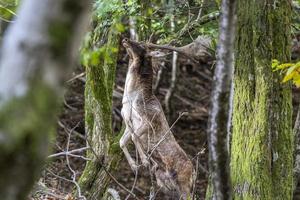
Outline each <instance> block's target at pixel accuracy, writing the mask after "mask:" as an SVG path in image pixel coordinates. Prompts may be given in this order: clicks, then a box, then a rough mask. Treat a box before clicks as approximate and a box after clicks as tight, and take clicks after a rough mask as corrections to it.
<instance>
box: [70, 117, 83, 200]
mask: <svg viewBox="0 0 300 200" xmlns="http://www.w3.org/2000/svg"><path fill="white" fill-rule="evenodd" d="M78 125H79V122H78V123H77V124H76V126H75V127H74V128H72V129H71V131H70V132H69V133H68V140H67V150H66V151H67V152H69V147H70V140H71V133H72V131H73V130H74V129H75V128H76V127H77V126H78ZM66 161H67V165H68V168H69V170H70V171H71V172H72V174H73V176H72V182H73V184H74V185H75V186H76V188H77V192H78V198H79V199H83V200H86V198H85V196H83V195H82V194H81V188H80V186H79V184H78V183H77V181H76V175H77V174H76V172H75V171H74V170H73V169H72V167H71V165H70V160H69V156H68V154H66Z"/></svg>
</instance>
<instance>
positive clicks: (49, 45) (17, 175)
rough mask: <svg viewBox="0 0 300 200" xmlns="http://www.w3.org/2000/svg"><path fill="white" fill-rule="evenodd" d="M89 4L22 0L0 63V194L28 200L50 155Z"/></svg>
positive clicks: (7, 199)
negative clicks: (49, 139) (46, 157)
mask: <svg viewBox="0 0 300 200" xmlns="http://www.w3.org/2000/svg"><path fill="white" fill-rule="evenodd" d="M89 5H90V1H85V0H77V1H70V0H56V1H52V0H44V1H40V0H24V1H22V4H21V9H20V11H19V13H18V18H17V19H16V21H15V22H14V23H13V24H12V26H10V27H9V29H8V31H7V34H6V35H5V36H4V38H3V46H2V51H1V53H2V54H1V59H0V60H1V62H0V80H1V85H0V196H1V199H5V200H22V199H26V198H27V195H28V192H29V191H30V189H31V187H32V185H33V183H34V181H35V180H36V178H37V176H38V174H39V173H40V170H41V167H42V164H43V162H44V160H45V156H46V154H47V153H48V138H49V136H50V132H53V131H54V130H55V129H54V125H55V121H56V117H55V116H56V111H57V110H58V108H59V102H60V101H59V100H60V98H61V97H62V92H63V89H62V85H63V83H64V81H65V79H66V78H67V74H68V72H69V71H70V69H71V66H72V65H73V64H74V60H75V55H76V52H77V51H78V47H79V43H80V40H81V36H82V34H83V32H84V30H85V27H83V25H84V24H85V25H86V24H87V22H88V21H87V20H88V15H87V14H88V8H89Z"/></svg>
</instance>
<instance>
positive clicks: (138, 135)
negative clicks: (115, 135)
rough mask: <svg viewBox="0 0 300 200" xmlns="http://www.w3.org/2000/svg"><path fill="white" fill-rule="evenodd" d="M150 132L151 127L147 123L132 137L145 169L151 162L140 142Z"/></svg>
mask: <svg viewBox="0 0 300 200" xmlns="http://www.w3.org/2000/svg"><path fill="white" fill-rule="evenodd" d="M148 131H149V126H148V125H147V124H146V123H145V124H141V126H140V127H139V128H138V129H137V130H136V131H135V132H134V133H133V134H132V135H131V137H132V141H133V143H134V145H135V147H136V149H137V151H138V153H139V155H140V158H141V161H142V163H143V166H145V167H147V166H149V165H150V162H149V160H148V157H147V155H146V153H145V151H144V149H143V146H142V144H141V142H140V138H141V137H142V136H143V135H144V134H145V133H147V132H148Z"/></svg>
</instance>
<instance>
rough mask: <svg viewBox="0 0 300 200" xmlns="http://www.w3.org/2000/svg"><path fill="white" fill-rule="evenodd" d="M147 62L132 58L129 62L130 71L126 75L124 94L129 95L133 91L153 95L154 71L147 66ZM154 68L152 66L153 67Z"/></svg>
mask: <svg viewBox="0 0 300 200" xmlns="http://www.w3.org/2000/svg"><path fill="white" fill-rule="evenodd" d="M145 64H146V63H144V62H142V60H138V59H137V60H132V61H131V62H130V63H129V68H128V72H127V75H126V81H125V87H124V95H125V94H126V95H127V96H128V95H130V94H131V93H136V92H139V93H143V95H144V96H145V97H147V96H150V95H152V77H153V74H152V71H150V70H149V69H148V68H151V65H150V66H145ZM151 70H152V68H151Z"/></svg>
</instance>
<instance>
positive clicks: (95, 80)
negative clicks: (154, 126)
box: [79, 25, 121, 200]
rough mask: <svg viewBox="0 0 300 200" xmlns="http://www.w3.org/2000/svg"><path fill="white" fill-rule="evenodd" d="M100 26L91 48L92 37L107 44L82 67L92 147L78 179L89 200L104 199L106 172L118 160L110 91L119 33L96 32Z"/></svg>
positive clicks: (117, 137)
mask: <svg viewBox="0 0 300 200" xmlns="http://www.w3.org/2000/svg"><path fill="white" fill-rule="evenodd" d="M99 26H101V25H98V27H96V28H95V30H94V32H92V35H91V39H92V41H91V42H90V45H92V46H93V47H95V46H97V45H96V44H97V43H98V40H95V38H100V37H101V38H105V37H107V40H106V44H103V46H101V47H97V48H98V49H99V51H101V53H99V54H98V55H99V57H98V60H99V62H96V63H97V64H92V63H89V65H87V66H85V67H86V80H87V81H86V89H85V116H86V118H85V122H86V133H87V136H88V140H89V141H90V142H89V143H90V145H91V146H92V148H93V152H92V151H88V154H87V157H88V158H91V159H92V161H88V162H87V164H86V167H85V169H84V172H83V174H82V176H81V178H80V180H79V184H80V187H81V190H82V191H83V195H85V197H86V198H87V199H91V200H99V199H103V198H104V196H103V195H104V194H105V193H106V190H107V186H108V184H109V183H110V181H111V178H110V177H109V175H108V173H107V171H108V172H112V171H113V170H114V169H115V168H116V166H117V164H118V162H119V161H120V158H121V156H120V155H121V154H120V148H119V145H118V146H116V140H118V139H119V136H116V135H115V134H113V130H112V92H113V87H114V80H115V69H116V62H117V57H118V48H119V43H120V33H119V32H117V31H116V30H115V29H114V27H113V26H112V27H110V31H107V30H106V29H105V28H104V29H103V30H102V31H100V32H99ZM107 33H108V35H106V34H107ZM99 34H100V35H99ZM103 48H104V50H103ZM94 153H96V154H97V155H95V154H94Z"/></svg>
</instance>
